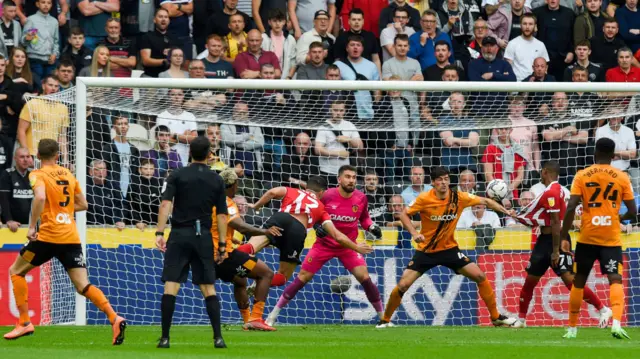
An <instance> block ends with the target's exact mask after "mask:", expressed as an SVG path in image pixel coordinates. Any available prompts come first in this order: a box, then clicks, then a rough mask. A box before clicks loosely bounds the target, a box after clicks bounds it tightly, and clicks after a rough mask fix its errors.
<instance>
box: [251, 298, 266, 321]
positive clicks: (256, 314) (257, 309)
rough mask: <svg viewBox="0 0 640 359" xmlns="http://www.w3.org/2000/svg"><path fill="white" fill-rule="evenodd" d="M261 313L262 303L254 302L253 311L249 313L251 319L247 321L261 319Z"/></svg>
mask: <svg viewBox="0 0 640 359" xmlns="http://www.w3.org/2000/svg"><path fill="white" fill-rule="evenodd" d="M263 313H264V302H255V303H254V304H253V310H252V311H251V317H249V321H250V322H252V321H254V320H260V319H262V314H263Z"/></svg>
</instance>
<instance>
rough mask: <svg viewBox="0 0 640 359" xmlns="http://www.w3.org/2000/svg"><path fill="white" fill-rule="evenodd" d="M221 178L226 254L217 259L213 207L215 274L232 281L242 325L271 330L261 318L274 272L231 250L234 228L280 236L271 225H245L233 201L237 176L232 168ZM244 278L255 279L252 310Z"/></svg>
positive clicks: (227, 169) (261, 234) (216, 232)
mask: <svg viewBox="0 0 640 359" xmlns="http://www.w3.org/2000/svg"><path fill="white" fill-rule="evenodd" d="M220 176H221V177H222V181H223V182H224V185H225V194H226V195H227V212H229V219H228V221H227V225H228V228H227V239H226V243H227V245H226V253H225V254H222V255H223V256H225V257H224V258H223V260H222V261H220V260H219V258H218V257H219V256H220V255H221V254H220V251H218V246H219V244H218V243H219V241H220V236H219V235H218V226H217V224H216V221H215V217H216V210H215V208H214V210H213V216H212V224H213V225H212V226H211V237H212V238H213V246H214V253H215V259H216V263H217V264H216V275H217V276H218V278H220V279H222V280H223V281H225V282H227V283H233V296H234V298H235V299H236V303H237V304H238V309H239V310H240V314H241V315H242V320H243V322H244V328H245V329H248V330H263V331H274V330H275V328H272V327H270V326H268V325H266V324H265V322H264V320H263V319H262V314H263V312H264V303H265V302H266V300H267V296H268V295H269V288H271V280H272V279H273V271H272V270H271V269H269V267H267V265H266V264H265V263H264V262H263V261H261V260H259V259H257V258H256V257H254V256H252V255H249V254H247V253H244V252H241V251H237V250H235V249H233V242H234V241H235V240H234V238H233V236H234V230H236V231H238V232H240V233H242V234H244V235H247V236H267V235H270V236H273V237H277V236H280V235H281V234H282V233H280V230H281V229H280V228H278V227H276V226H271V227H270V228H268V229H260V228H255V227H253V226H251V225H249V224H247V223H246V222H245V221H244V220H243V219H242V217H241V216H240V210H239V209H238V206H237V205H236V204H235V202H233V196H235V195H236V191H237V190H238V175H237V174H236V172H235V170H234V169H233V168H225V169H223V170H222V171H221V172H220ZM247 278H251V279H254V280H255V281H256V288H255V303H254V304H253V310H250V309H249V295H248V294H247Z"/></svg>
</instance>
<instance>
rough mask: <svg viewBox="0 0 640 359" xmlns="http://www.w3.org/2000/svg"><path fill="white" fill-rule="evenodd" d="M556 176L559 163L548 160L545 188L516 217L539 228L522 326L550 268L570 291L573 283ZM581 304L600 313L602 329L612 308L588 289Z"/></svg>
mask: <svg viewBox="0 0 640 359" xmlns="http://www.w3.org/2000/svg"><path fill="white" fill-rule="evenodd" d="M559 173H560V165H559V164H558V162H556V161H549V162H547V163H545V164H544V166H543V168H542V173H541V175H542V183H543V184H544V185H545V186H547V188H546V189H545V190H544V191H543V192H542V193H540V194H539V195H538V196H537V197H536V198H535V199H534V200H533V201H532V202H531V203H529V205H527V206H526V207H524V208H523V209H522V210H521V211H520V213H518V216H517V220H518V221H519V222H520V223H522V224H524V225H526V226H529V227H533V228H534V230H535V229H536V228H538V229H539V231H540V235H539V237H538V239H537V241H536V244H535V246H534V247H533V251H532V252H531V257H530V258H529V264H528V265H527V269H526V271H527V278H526V279H525V282H524V284H523V285H522V289H521V291H520V308H519V312H520V315H519V318H520V321H521V322H522V325H523V326H524V325H525V319H526V317H527V312H528V311H529V304H530V303H531V299H532V298H533V290H534V288H535V287H536V285H538V282H539V281H540V278H541V277H542V276H543V275H544V274H545V273H546V272H547V269H549V267H552V269H553V271H554V272H555V274H556V275H557V276H559V277H560V278H561V279H562V281H563V282H564V284H565V286H567V288H568V289H569V290H570V289H571V286H572V283H573V276H574V274H573V272H572V269H573V268H572V267H573V256H572V254H571V238H570V237H567V238H560V231H561V229H562V222H561V221H562V218H564V212H565V211H566V209H567V204H566V201H565V193H564V191H563V190H562V186H561V185H560V184H559V183H558V175H559ZM560 242H561V250H560V255H559V257H556V258H554V256H553V248H554V247H555V246H554V243H560ZM555 263H557V264H555ZM584 301H585V302H587V303H589V304H591V305H593V306H594V307H595V308H596V309H598V310H599V311H600V319H599V326H600V327H601V328H605V327H606V326H607V325H608V323H609V319H610V318H611V314H612V312H611V309H609V308H608V307H605V306H604V305H603V304H602V302H601V301H600V299H598V297H597V296H596V295H595V293H593V291H592V290H591V289H589V288H588V287H585V288H584Z"/></svg>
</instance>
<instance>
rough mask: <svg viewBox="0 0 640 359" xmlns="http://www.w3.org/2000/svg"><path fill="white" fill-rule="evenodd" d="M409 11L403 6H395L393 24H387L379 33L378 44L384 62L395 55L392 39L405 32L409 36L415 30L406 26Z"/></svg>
mask: <svg viewBox="0 0 640 359" xmlns="http://www.w3.org/2000/svg"><path fill="white" fill-rule="evenodd" d="M409 20H410V18H409V11H408V10H407V9H405V8H397V9H395V10H394V12H393V26H387V27H385V28H384V30H382V33H380V45H381V47H382V61H383V62H385V61H387V60H389V59H390V58H392V57H394V56H396V50H395V46H394V40H395V38H396V35H398V34H405V35H407V36H411V35H413V34H415V32H416V30H414V29H413V28H412V27H410V26H407V24H408V23H409Z"/></svg>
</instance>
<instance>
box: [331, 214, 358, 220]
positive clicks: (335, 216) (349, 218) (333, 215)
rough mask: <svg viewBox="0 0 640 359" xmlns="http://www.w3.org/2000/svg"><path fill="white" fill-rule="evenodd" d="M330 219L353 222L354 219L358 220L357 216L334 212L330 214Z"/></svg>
mask: <svg viewBox="0 0 640 359" xmlns="http://www.w3.org/2000/svg"><path fill="white" fill-rule="evenodd" d="M331 220H333V221H339V222H355V221H356V220H358V218H357V217H352V216H338V215H336V214H331Z"/></svg>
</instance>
